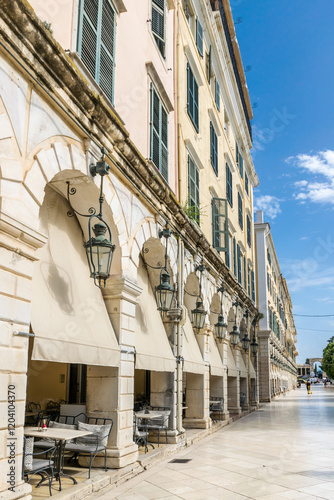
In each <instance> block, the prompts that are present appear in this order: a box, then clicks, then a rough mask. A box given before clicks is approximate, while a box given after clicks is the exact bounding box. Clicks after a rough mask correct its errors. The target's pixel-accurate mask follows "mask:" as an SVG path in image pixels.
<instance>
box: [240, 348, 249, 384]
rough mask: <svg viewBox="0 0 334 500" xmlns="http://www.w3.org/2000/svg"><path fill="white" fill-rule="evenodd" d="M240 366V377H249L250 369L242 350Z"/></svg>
mask: <svg viewBox="0 0 334 500" xmlns="http://www.w3.org/2000/svg"><path fill="white" fill-rule="evenodd" d="M239 368H240V377H243V378H247V377H248V371H247V368H246V365H245V362H244V358H243V357H242V354H241V351H239Z"/></svg>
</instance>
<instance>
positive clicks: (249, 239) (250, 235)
mask: <svg viewBox="0 0 334 500" xmlns="http://www.w3.org/2000/svg"><path fill="white" fill-rule="evenodd" d="M247 244H248V246H249V248H250V247H251V246H252V232H251V220H250V218H249V215H247Z"/></svg>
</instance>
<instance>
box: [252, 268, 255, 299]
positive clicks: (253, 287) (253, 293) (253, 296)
mask: <svg viewBox="0 0 334 500" xmlns="http://www.w3.org/2000/svg"><path fill="white" fill-rule="evenodd" d="M252 300H253V302H255V283H254V271H252Z"/></svg>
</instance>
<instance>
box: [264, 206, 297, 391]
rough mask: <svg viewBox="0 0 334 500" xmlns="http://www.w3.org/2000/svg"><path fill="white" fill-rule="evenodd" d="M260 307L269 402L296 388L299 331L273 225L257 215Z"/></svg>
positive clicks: (265, 380) (265, 386)
mask: <svg viewBox="0 0 334 500" xmlns="http://www.w3.org/2000/svg"><path fill="white" fill-rule="evenodd" d="M254 231H255V248H256V288H257V294H256V296H257V306H258V309H259V311H260V312H261V313H262V314H263V318H262V319H261V320H260V324H259V332H258V338H259V396H260V401H270V400H271V399H272V398H273V397H274V396H276V395H278V394H280V393H281V392H282V391H285V390H291V389H293V388H295V387H296V382H297V365H296V361H295V360H296V355H297V354H298V351H297V348H296V343H297V332H296V328H295V324H294V318H293V313H292V303H291V298H290V295H289V291H288V287H287V284H286V280H285V279H284V278H283V276H282V274H281V270H280V266H279V262H278V258H277V255H276V251H275V246H274V242H273V238H272V234H271V229H270V225H269V223H268V222H264V220H263V212H262V211H260V210H259V211H258V212H257V213H256V222H255V224H254Z"/></svg>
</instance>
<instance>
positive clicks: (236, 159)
mask: <svg viewBox="0 0 334 500" xmlns="http://www.w3.org/2000/svg"><path fill="white" fill-rule="evenodd" d="M235 161H236V163H237V165H239V146H238V143H237V142H236V143H235Z"/></svg>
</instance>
